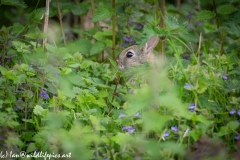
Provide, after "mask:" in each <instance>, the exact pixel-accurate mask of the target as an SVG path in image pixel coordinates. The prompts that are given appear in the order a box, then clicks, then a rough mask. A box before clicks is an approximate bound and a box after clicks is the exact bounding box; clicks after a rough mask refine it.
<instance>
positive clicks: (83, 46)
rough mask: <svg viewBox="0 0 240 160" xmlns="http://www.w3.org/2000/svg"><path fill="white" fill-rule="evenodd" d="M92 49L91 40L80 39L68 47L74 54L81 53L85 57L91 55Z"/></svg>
mask: <svg viewBox="0 0 240 160" xmlns="http://www.w3.org/2000/svg"><path fill="white" fill-rule="evenodd" d="M91 47H92V44H91V42H90V40H89V39H80V40H77V41H75V42H73V43H70V44H69V45H68V46H67V49H69V51H71V52H73V53H76V52H79V53H81V54H83V55H89V52H90V48H91Z"/></svg>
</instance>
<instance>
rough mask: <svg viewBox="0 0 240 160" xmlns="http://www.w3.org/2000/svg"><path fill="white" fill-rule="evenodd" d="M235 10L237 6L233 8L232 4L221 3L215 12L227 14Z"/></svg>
mask: <svg viewBox="0 0 240 160" xmlns="http://www.w3.org/2000/svg"><path fill="white" fill-rule="evenodd" d="M235 11H237V8H235V7H234V6H232V5H230V4H226V5H222V6H220V7H218V8H217V12H218V13H219V14H223V15H228V14H231V13H233V12H235Z"/></svg>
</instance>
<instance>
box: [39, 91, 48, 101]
mask: <svg viewBox="0 0 240 160" xmlns="http://www.w3.org/2000/svg"><path fill="white" fill-rule="evenodd" d="M39 96H40V97H43V98H44V99H46V100H47V99H49V96H48V94H47V93H46V92H45V91H41V93H40V94H39Z"/></svg>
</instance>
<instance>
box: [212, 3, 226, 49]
mask: <svg viewBox="0 0 240 160" xmlns="http://www.w3.org/2000/svg"><path fill="white" fill-rule="evenodd" d="M213 7H214V12H215V14H216V17H215V18H216V25H217V29H219V22H218V13H217V9H216V3H215V0H213ZM218 36H219V39H220V47H221V53H222V54H224V49H223V40H222V34H221V32H220V31H218Z"/></svg>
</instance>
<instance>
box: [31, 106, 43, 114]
mask: <svg viewBox="0 0 240 160" xmlns="http://www.w3.org/2000/svg"><path fill="white" fill-rule="evenodd" d="M43 111H44V109H43V108H42V106H40V105H36V106H35V107H34V110H33V113H34V114H36V115H41V114H42V112H43Z"/></svg>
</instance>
